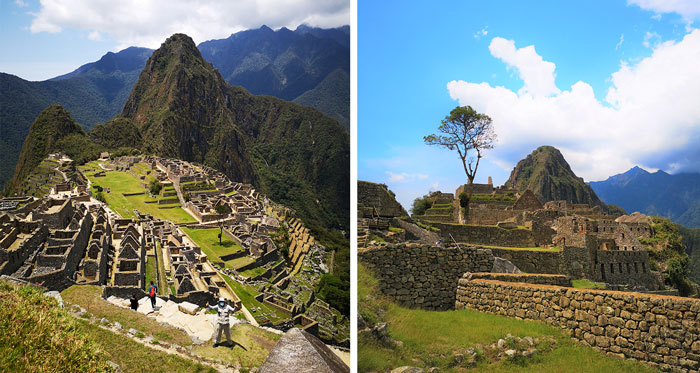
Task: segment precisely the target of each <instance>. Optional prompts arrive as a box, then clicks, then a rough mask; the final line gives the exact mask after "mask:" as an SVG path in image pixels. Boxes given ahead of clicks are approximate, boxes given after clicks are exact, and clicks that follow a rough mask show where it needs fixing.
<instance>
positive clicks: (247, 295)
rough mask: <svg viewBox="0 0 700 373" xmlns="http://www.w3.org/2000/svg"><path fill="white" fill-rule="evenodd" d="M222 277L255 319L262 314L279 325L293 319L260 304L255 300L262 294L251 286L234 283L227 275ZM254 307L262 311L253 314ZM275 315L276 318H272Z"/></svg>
mask: <svg viewBox="0 0 700 373" xmlns="http://www.w3.org/2000/svg"><path fill="white" fill-rule="evenodd" d="M222 277H223V278H224V281H226V283H227V284H228V285H229V286H230V287H231V289H233V292H234V293H236V295H237V296H238V298H239V299H240V300H241V303H243V305H244V306H245V307H246V308H247V309H248V311H250V312H251V314H252V315H253V316H254V317H255V316H256V315H259V314H261V313H265V314H267V318H268V319H270V321H272V323H273V324H277V323H278V322H280V321H285V320H289V319H290V318H291V316H290V315H289V314H286V313H284V312H282V311H280V310H278V309H276V308H272V307H270V306H268V305H267V304H264V303H261V302H258V301H257V300H256V299H255V296H257V295H258V294H260V293H259V292H258V291H257V290H255V289H253V288H252V287H251V286H249V285H245V284H241V283H240V282H237V281H234V280H232V279H231V278H230V277H228V276H226V275H222ZM254 307H255V308H257V307H260V308H262V309H261V310H260V311H258V312H255V313H253V308H254ZM273 313H274V316H272V314H273Z"/></svg>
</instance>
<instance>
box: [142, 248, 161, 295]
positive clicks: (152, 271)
mask: <svg viewBox="0 0 700 373" xmlns="http://www.w3.org/2000/svg"><path fill="white" fill-rule="evenodd" d="M156 265H157V263H156V257H155V256H154V255H147V256H146V281H145V282H144V286H146V287H148V285H150V283H151V281H153V283H154V284H158V274H157V271H156ZM159 288H160V286H159Z"/></svg>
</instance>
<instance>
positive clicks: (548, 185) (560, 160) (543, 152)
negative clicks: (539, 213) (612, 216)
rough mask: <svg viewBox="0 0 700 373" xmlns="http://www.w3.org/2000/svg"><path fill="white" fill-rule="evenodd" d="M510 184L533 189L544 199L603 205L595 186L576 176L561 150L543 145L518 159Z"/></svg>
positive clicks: (516, 187) (522, 188)
mask: <svg viewBox="0 0 700 373" xmlns="http://www.w3.org/2000/svg"><path fill="white" fill-rule="evenodd" d="M506 185H507V186H509V187H513V188H515V189H517V190H519V191H520V192H523V191H525V190H530V191H532V192H533V193H534V194H535V195H536V196H537V197H538V198H540V200H542V201H556V200H566V201H568V202H569V203H587V204H591V205H600V204H601V202H600V200H599V199H598V196H596V194H595V192H593V189H591V187H590V186H588V185H586V184H585V183H584V182H583V179H582V178H580V177H578V176H576V174H574V172H573V171H572V170H571V167H570V166H569V163H568V162H566V159H564V156H563V155H562V154H561V152H560V151H559V149H557V148H555V147H553V146H540V147H539V148H537V149H535V150H533V151H532V153H530V154H529V155H528V156H527V157H525V159H523V160H521V161H520V162H518V164H517V165H516V166H515V168H514V169H513V171H512V172H511V173H510V177H509V178H508V181H506Z"/></svg>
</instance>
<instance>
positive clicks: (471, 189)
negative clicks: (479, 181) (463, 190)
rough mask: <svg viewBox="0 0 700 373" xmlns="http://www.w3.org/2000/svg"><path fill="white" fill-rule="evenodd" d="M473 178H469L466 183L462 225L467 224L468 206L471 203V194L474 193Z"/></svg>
mask: <svg viewBox="0 0 700 373" xmlns="http://www.w3.org/2000/svg"><path fill="white" fill-rule="evenodd" d="M473 184H474V178H473V177H470V178H469V182H467V203H465V204H464V224H468V223H469V204H470V203H471V201H472V193H473V192H474V185H473Z"/></svg>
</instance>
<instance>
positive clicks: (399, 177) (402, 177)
mask: <svg viewBox="0 0 700 373" xmlns="http://www.w3.org/2000/svg"><path fill="white" fill-rule="evenodd" d="M386 174H387V175H389V179H388V180H387V181H388V182H390V183H395V182H400V181H410V180H425V179H427V178H428V175H426V174H421V173H411V174H409V173H407V172H400V173H394V172H391V171H386Z"/></svg>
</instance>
